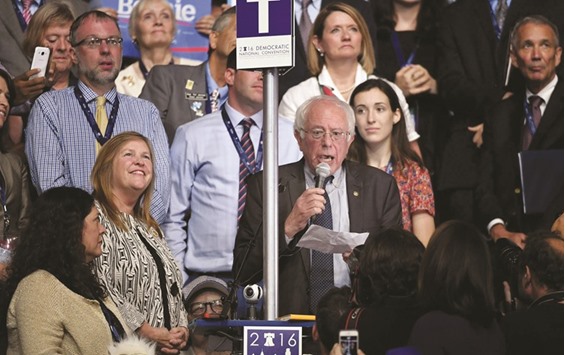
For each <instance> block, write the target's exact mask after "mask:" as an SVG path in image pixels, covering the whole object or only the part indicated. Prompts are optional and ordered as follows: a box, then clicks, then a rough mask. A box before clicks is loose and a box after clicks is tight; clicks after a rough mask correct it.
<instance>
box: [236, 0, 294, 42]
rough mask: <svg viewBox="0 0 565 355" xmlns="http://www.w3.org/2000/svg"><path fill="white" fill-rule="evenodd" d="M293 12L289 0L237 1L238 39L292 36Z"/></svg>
mask: <svg viewBox="0 0 565 355" xmlns="http://www.w3.org/2000/svg"><path fill="white" fill-rule="evenodd" d="M290 3H291V4H292V1H290ZM291 11H292V5H289V0H237V37H238V38H245V37H263V36H281V35H290V34H292V21H290V19H291V18H292V12H291Z"/></svg>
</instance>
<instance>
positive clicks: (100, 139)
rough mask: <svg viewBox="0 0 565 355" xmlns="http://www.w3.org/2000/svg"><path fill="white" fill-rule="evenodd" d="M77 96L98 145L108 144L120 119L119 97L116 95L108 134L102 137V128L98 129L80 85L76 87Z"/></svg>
mask: <svg viewBox="0 0 565 355" xmlns="http://www.w3.org/2000/svg"><path fill="white" fill-rule="evenodd" d="M75 96H76V98H77V99H78V102H79V104H80V107H81V108H82V112H84V115H85V116H86V120H87V121H88V124H89V125H90V128H91V129H92V133H94V137H95V138H96V140H97V141H98V143H100V145H104V143H106V142H107V141H108V140H109V139H110V137H112V133H113V132H114V125H115V124H116V118H117V117H118V108H119V107H120V102H119V100H118V95H116V98H115V99H114V103H113V104H112V111H111V113H110V117H109V118H108V126H107V127H106V132H105V133H104V135H102V132H100V128H99V127H98V124H96V120H95V119H94V115H93V114H92V111H90V108H88V105H87V104H86V99H85V98H84V95H83V94H82V92H80V89H79V88H78V85H76V86H75Z"/></svg>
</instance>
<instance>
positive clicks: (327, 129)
mask: <svg viewBox="0 0 565 355" xmlns="http://www.w3.org/2000/svg"><path fill="white" fill-rule="evenodd" d="M354 130H355V118H354V113H353V110H352V109H351V107H349V105H347V104H346V103H344V102H342V101H340V100H339V99H337V98H335V97H333V96H318V97H314V98H311V99H309V100H307V101H306V102H305V103H304V104H302V105H301V106H300V107H299V108H298V111H297V114H296V120H295V123H294V135H295V138H296V140H297V141H298V145H299V147H300V149H301V150H302V153H303V154H304V159H302V160H300V161H299V162H297V163H293V164H289V165H285V166H282V167H280V168H279V184H278V186H279V187H278V191H279V211H278V214H279V222H280V225H279V242H278V243H279V253H280V258H279V275H278V277H279V314H280V315H283V314H288V313H314V312H315V311H316V301H317V298H316V295H320V294H323V292H319V291H320V289H319V287H320V285H319V281H321V280H320V279H321V278H325V277H329V280H331V281H330V285H327V284H326V285H325V286H330V287H331V286H334V285H335V286H338V287H340V286H343V285H348V284H349V283H350V280H349V273H348V269H347V265H346V264H345V262H344V261H343V258H342V255H341V254H323V253H319V252H316V251H313V250H310V249H306V248H299V247H296V243H297V242H298V240H299V239H300V238H301V237H302V235H303V234H304V233H305V231H306V229H307V228H308V227H309V225H310V222H313V223H315V224H320V225H322V226H324V227H326V228H328V229H332V230H334V231H341V232H356V233H362V232H374V231H378V230H379V229H381V228H384V227H392V226H400V225H401V208H400V197H399V193H398V188H397V186H396V182H395V180H394V178H392V177H391V176H389V175H387V174H386V173H384V172H382V171H380V170H378V169H375V168H372V167H369V166H366V165H360V164H357V163H353V162H350V161H345V160H344V159H345V156H346V154H347V151H348V149H349V146H350V145H351V143H352V142H353V139H354V137H353V135H354ZM320 163H327V164H328V165H329V168H330V169H329V170H330V175H331V176H332V177H333V179H331V178H330V180H331V181H330V182H329V183H328V184H327V185H326V188H325V190H324V189H322V188H316V187H314V186H315V183H314V181H315V177H314V174H315V170H316V167H317V166H318V165H319V164H320ZM326 192H327V194H326ZM328 210H329V211H331V213H329V215H330V216H329V219H330V221H331V222H330V223H331V227H330V226H327V224H326V225H324V224H323V223H322V222H319V221H318V220H320V219H322V218H320V217H322V216H325V217H328V216H327V214H328V213H327V212H328ZM262 213H263V175H262V174H256V175H253V176H251V177H249V178H248V187H247V202H246V207H245V212H244V213H243V217H242V219H241V222H240V226H239V230H238V233H237V238H236V243H235V249H234V267H233V270H234V271H237V270H239V268H240V267H241V266H242V263H243V259H244V255H245V254H246V250H247V246H248V244H249V243H250V241H251V240H254V241H255V246H254V247H253V248H252V249H251V251H250V254H249V258H248V259H247V261H246V263H245V265H244V267H243V270H242V274H241V281H242V284H247V283H252V282H256V281H258V280H260V279H261V278H262V271H261V270H262V266H263V254H262V253H263V233H262V224H263V218H262ZM325 222H327V221H325ZM320 254H323V255H320ZM320 259H322V261H324V262H323V263H321V264H320V263H319V262H320ZM328 265H329V266H328ZM328 269H329V275H328ZM332 269H333V270H332ZM322 287H324V285H322ZM325 291H327V290H325Z"/></svg>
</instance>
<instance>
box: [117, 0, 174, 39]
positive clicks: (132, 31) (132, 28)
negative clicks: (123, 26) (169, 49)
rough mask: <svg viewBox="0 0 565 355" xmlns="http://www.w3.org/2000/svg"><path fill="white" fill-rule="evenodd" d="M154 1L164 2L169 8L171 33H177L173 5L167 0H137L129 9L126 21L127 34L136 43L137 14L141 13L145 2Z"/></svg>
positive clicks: (145, 4)
mask: <svg viewBox="0 0 565 355" xmlns="http://www.w3.org/2000/svg"><path fill="white" fill-rule="evenodd" d="M155 2H157V3H159V2H160V3H162V4H166V5H167V7H168V9H170V10H171V18H172V20H173V33H175V34H176V33H177V20H176V18H175V12H174V11H173V7H172V6H171V4H170V3H169V2H168V1H167V0H139V2H138V3H137V4H135V6H134V7H133V10H131V14H130V15H129V16H130V18H129V22H128V32H129V36H130V38H131V39H132V40H134V43H136V44H137V36H138V34H139V33H138V32H137V31H138V27H137V21H138V20H139V15H141V12H142V11H143V10H144V9H145V7H146V6H147V4H150V3H155ZM173 38H174V36H173Z"/></svg>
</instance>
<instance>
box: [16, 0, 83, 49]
mask: <svg viewBox="0 0 565 355" xmlns="http://www.w3.org/2000/svg"><path fill="white" fill-rule="evenodd" d="M74 20H75V16H74V14H73V11H72V10H71V8H70V7H69V5H68V4H66V3H64V2H57V1H54V2H48V3H46V4H45V5H43V6H41V7H40V8H39V9H38V10H37V11H36V12H35V13H34V14H33V16H32V17H31V21H29V25H28V26H27V30H26V33H25V38H24V42H23V45H22V46H23V49H24V53H25V55H26V56H28V57H30V58H31V57H33V52H34V51H35V47H37V46H40V45H41V38H42V37H43V32H45V30H46V29H47V28H48V27H50V26H53V25H57V26H63V25H66V24H68V25H69V32H70V28H71V24H72V23H73V21H74Z"/></svg>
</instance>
